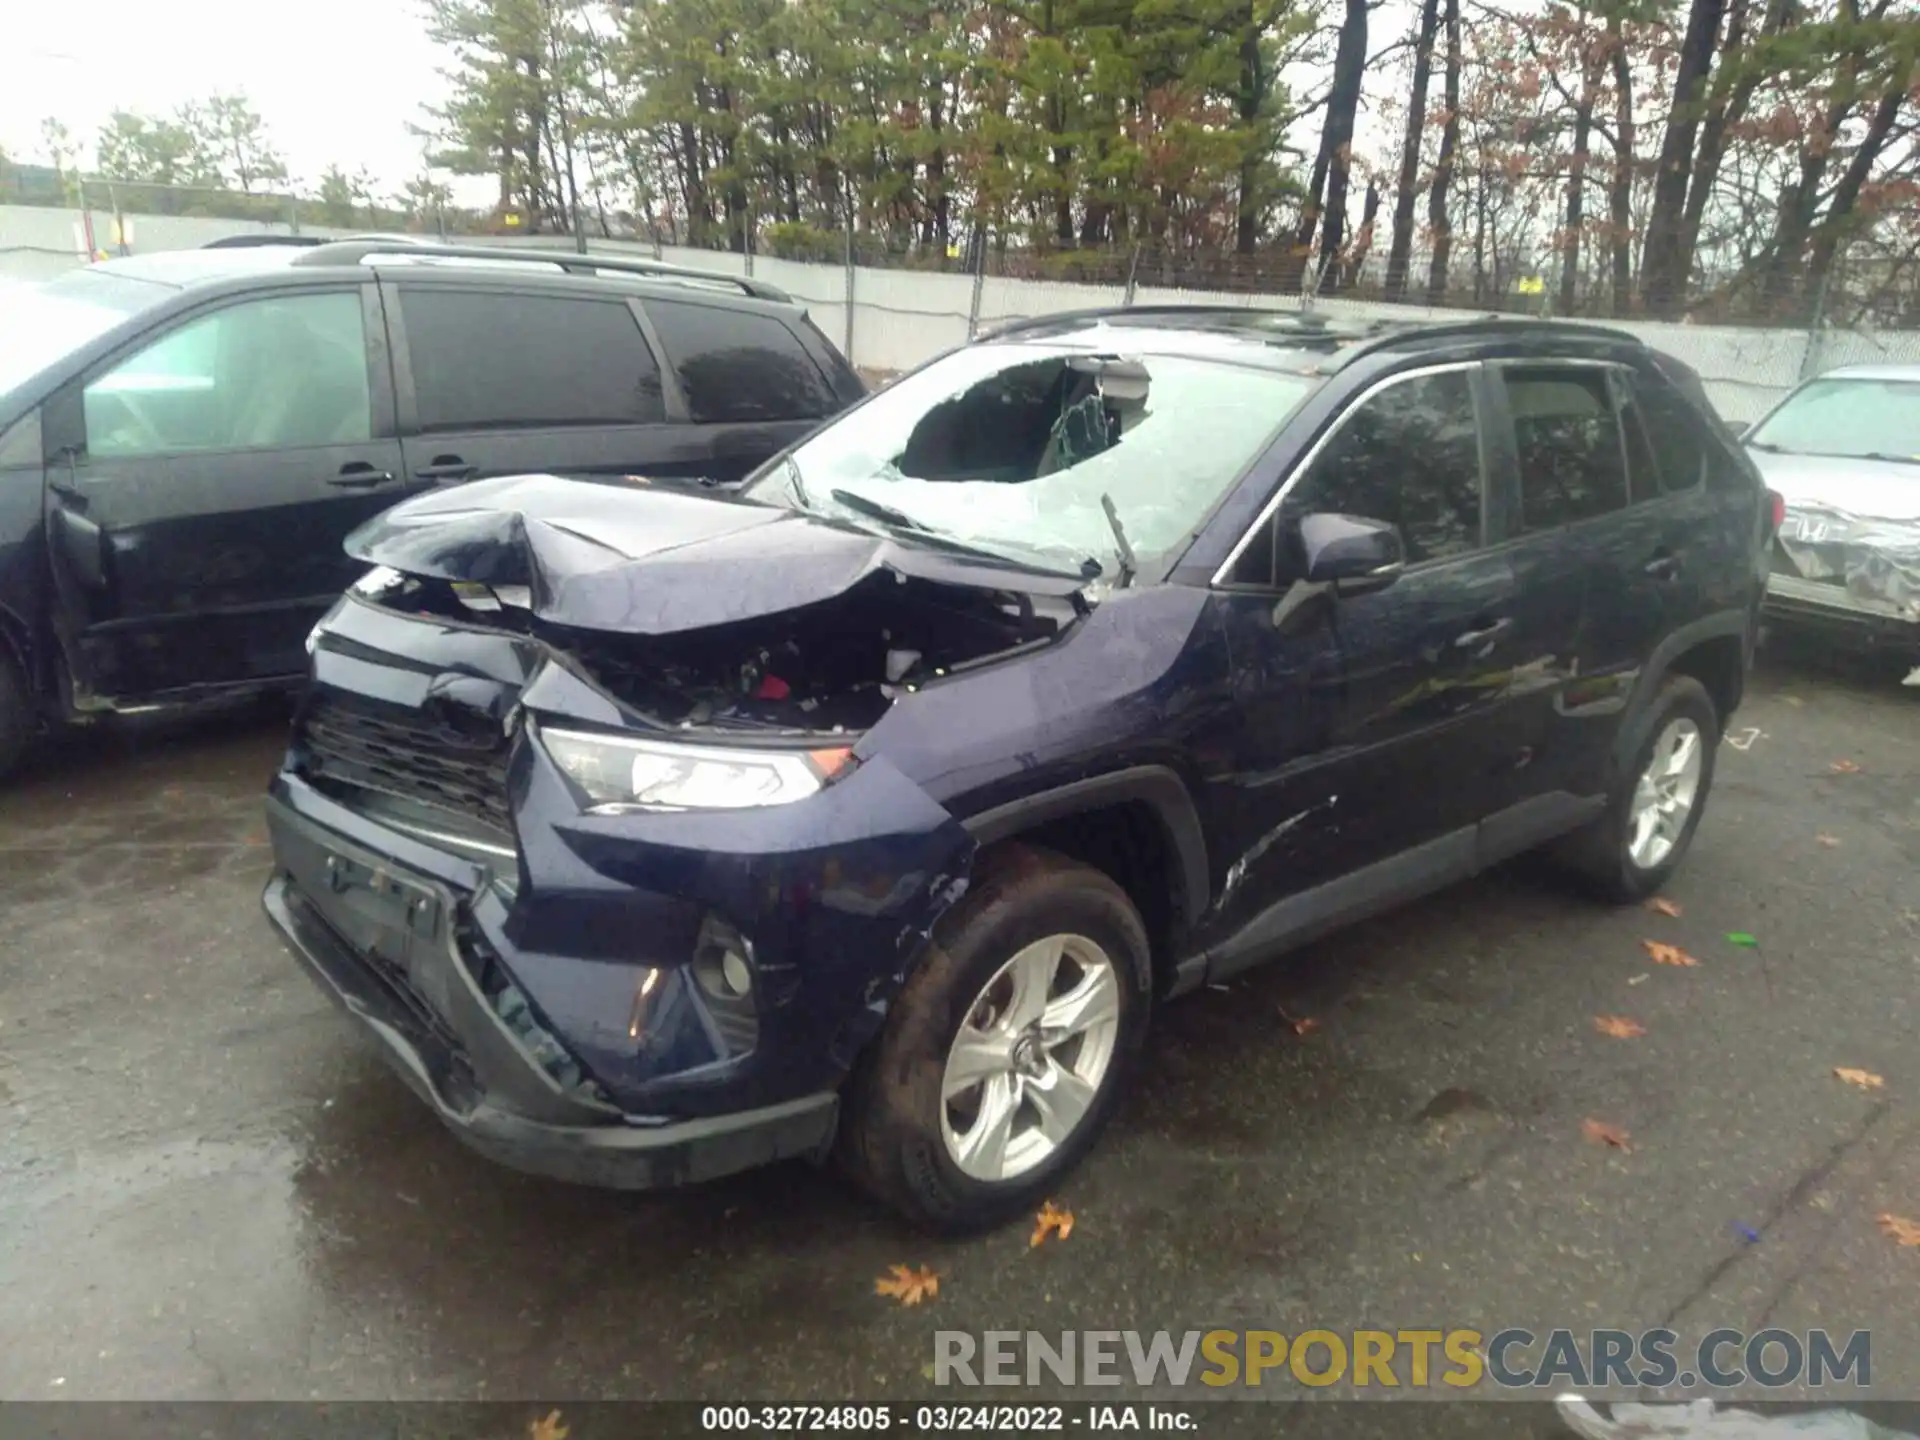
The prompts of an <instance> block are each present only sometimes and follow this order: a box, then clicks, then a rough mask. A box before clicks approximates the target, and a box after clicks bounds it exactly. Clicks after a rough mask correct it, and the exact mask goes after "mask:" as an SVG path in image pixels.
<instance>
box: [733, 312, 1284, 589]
mask: <svg viewBox="0 0 1920 1440" xmlns="http://www.w3.org/2000/svg"><path fill="white" fill-rule="evenodd" d="M1316 383H1317V382H1316V381H1315V380H1314V379H1313V378H1312V377H1311V376H1307V375H1300V374H1292V373H1288V372H1285V371H1281V370H1277V369H1269V368H1265V367H1257V366H1251V365H1243V364H1236V363H1231V362H1230V361H1228V360H1225V359H1216V358H1212V357H1206V356H1198V355H1187V354H1153V353H1146V354H1119V353H1096V352H1093V351H1091V350H1088V349H1085V348H1073V347H1068V346H1064V345H1045V344H1033V343H1027V344H1017V345H983V346H978V347H974V348H971V349H966V350H960V351H956V352H955V353H954V354H952V355H949V356H947V357H946V358H945V359H943V360H940V361H937V362H935V363H934V364H933V365H930V366H928V367H927V368H926V369H924V370H921V371H919V372H918V373H916V374H913V375H910V376H908V377H906V378H905V379H903V380H900V381H898V382H896V383H895V384H894V385H893V386H891V387H890V388H888V389H887V390H885V391H883V392H881V393H880V394H879V395H877V396H875V397H874V398H873V399H872V400H870V401H868V402H867V403H866V404H865V405H863V406H861V407H860V408H859V409H858V410H857V411H855V412H853V413H852V414H849V415H847V416H846V417H844V418H843V419H841V420H839V421H837V422H834V423H832V424H829V425H828V426H827V427H826V428H825V429H823V430H821V431H820V432H818V433H817V434H815V435H814V436H812V437H811V438H810V439H808V440H806V441H805V442H803V443H802V444H801V445H800V446H799V447H798V448H796V449H795V450H794V451H793V454H792V462H793V464H795V465H797V466H798V468H799V469H800V470H801V471H803V472H804V473H805V475H806V489H805V494H806V496H807V497H808V498H809V500H810V501H811V503H812V504H813V505H814V506H816V507H819V508H823V509H824V508H825V507H826V505H827V504H828V503H831V504H833V505H835V506H837V507H839V508H840V509H841V510H842V511H843V512H845V513H848V514H849V515H861V516H865V517H868V518H873V517H875V516H877V515H879V514H881V513H883V512H884V513H886V514H888V515H891V516H911V517H912V524H913V526H914V527H915V531H916V532H918V533H924V534H927V535H929V536H937V537H945V538H948V539H951V540H956V541H960V542H963V543H967V544H970V545H975V546H979V547H981V548H985V549H989V550H993V551H997V552H999V553H1003V554H1007V555H1009V556H1012V557H1018V558H1022V559H1026V560H1028V561H1029V562H1030V563H1031V562H1032V561H1035V560H1038V561H1039V562H1041V563H1044V564H1048V565H1050V566H1053V567H1057V568H1062V569H1074V570H1078V569H1080V568H1081V567H1082V566H1084V565H1085V564H1086V563H1087V561H1088V560H1089V559H1090V558H1092V557H1114V556H1115V543H1114V526H1113V522H1112V520H1111V519H1110V518H1109V513H1110V511H1111V512H1114V513H1117V514H1119V515H1120V516H1122V517H1124V520H1125V534H1126V536H1127V539H1128V541H1129V543H1130V547H1131V550H1132V557H1131V558H1132V559H1133V560H1134V561H1136V562H1137V563H1138V564H1139V566H1140V567H1141V568H1143V569H1145V568H1150V567H1151V566H1152V565H1153V564H1155V563H1157V562H1159V561H1160V560H1162V559H1164V558H1165V557H1166V556H1168V555H1169V554H1170V553H1171V552H1173V551H1175V550H1177V549H1178V548H1180V547H1181V546H1183V545H1184V544H1185V542H1186V541H1187V539H1188V538H1189V537H1190V536H1191V535H1192V533H1193V531H1194V529H1195V527H1196V526H1198V524H1199V523H1200V522H1201V521H1202V520H1203V519H1204V518H1205V517H1206V515H1207V514H1208V513H1209V512H1210V511H1211V510H1212V508H1213V506H1214V505H1215V504H1216V503H1217V502H1218V501H1219V499H1220V497H1221V496H1222V495H1223V494H1224V493H1225V492H1226V489H1227V487H1228V486H1230V485H1231V484H1232V483H1233V481H1234V480H1235V479H1236V478H1237V477H1238V476H1239V475H1240V473H1241V472H1242V471H1243V470H1245V468H1246V467H1247V466H1248V465H1249V464H1250V463H1251V462H1252V461H1253V459H1254V458H1255V457H1256V456H1258V455H1259V453H1260V452H1261V450H1262V449H1264V448H1265V446H1266V444H1267V441H1268V439H1269V438H1270V437H1271V436H1272V435H1273V433H1274V432H1275V431H1276V430H1277V429H1278V428H1279V426H1280V424H1281V422H1282V421H1283V420H1285V419H1286V417H1287V415H1288V414H1289V413H1290V412H1291V411H1292V410H1293V408H1294V407H1295V406H1296V405H1297V404H1298V403H1299V402H1300V400H1301V399H1303V398H1304V397H1305V396H1306V395H1307V394H1308V392H1309V391H1310V390H1311V389H1312V388H1313V387H1314V385H1315V384H1316ZM750 493H751V494H752V497H753V498H756V499H761V500H765V501H769V502H772V503H791V493H792V487H791V486H790V484H789V483H788V482H787V480H786V479H783V478H781V474H780V472H778V471H776V472H775V474H774V475H772V476H770V477H769V478H768V480H766V481H763V482H761V483H760V484H758V485H756V486H754V487H753V490H752V491H751V492H750ZM907 533H908V534H912V533H915V532H907ZM1102 568H1103V569H1109V570H1111V569H1117V568H1119V567H1118V566H1117V565H1115V564H1114V562H1113V561H1112V559H1109V560H1107V561H1106V562H1104V563H1103V567H1102Z"/></svg>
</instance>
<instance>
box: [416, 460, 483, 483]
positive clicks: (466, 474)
mask: <svg viewBox="0 0 1920 1440" xmlns="http://www.w3.org/2000/svg"><path fill="white" fill-rule="evenodd" d="M479 472H480V467H479V466H478V465H469V464H467V462H466V461H464V460H462V459H461V458H460V457H459V456H458V455H436V456H434V457H433V463H432V464H431V465H422V466H421V467H420V468H419V469H418V470H416V471H414V472H413V474H414V478H415V479H418V480H471V479H472V478H473V477H474V476H475V475H477V474H478V473H479Z"/></svg>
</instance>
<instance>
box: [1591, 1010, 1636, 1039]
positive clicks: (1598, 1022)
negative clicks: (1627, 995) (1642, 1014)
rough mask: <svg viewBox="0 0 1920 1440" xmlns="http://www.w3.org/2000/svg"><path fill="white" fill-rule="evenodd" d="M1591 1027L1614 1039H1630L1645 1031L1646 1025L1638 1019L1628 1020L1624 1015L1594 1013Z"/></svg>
mask: <svg viewBox="0 0 1920 1440" xmlns="http://www.w3.org/2000/svg"><path fill="white" fill-rule="evenodd" d="M1593 1028H1594V1029H1596V1030H1598V1031H1599V1032H1600V1033H1601V1034H1602V1035H1611V1036H1612V1037H1613V1038H1614V1039H1616V1040H1632V1039H1634V1038H1636V1037H1638V1036H1641V1035H1644V1034H1646V1033H1647V1027H1646V1026H1644V1025H1642V1024H1641V1023H1640V1022H1639V1021H1638V1020H1629V1019H1628V1018H1627V1017H1626V1016H1625V1015H1596V1016H1594V1017H1593Z"/></svg>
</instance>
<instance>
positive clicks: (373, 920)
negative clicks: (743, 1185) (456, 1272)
mask: <svg viewBox="0 0 1920 1440" xmlns="http://www.w3.org/2000/svg"><path fill="white" fill-rule="evenodd" d="M268 816H269V823H270V825H271V827H272V833H273V839H274V846H275V850H276V853H277V854H278V855H279V856H280V859H281V864H282V866H283V867H284V868H283V869H282V871H281V873H279V874H276V875H275V876H274V878H273V879H272V880H271V881H270V882H269V883H268V885H267V890H266V894H265V896H264V897H263V899H262V903H263V905H264V906H265V908H266V912H267V918H268V919H269V920H270V921H271V922H272V924H273V926H274V928H275V929H276V930H277V931H278V932H279V934H280V938H281V939H282V940H283V941H284V942H285V943H286V946H287V948H288V950H290V951H291V952H292V953H293V955H294V957H295V958H296V959H298V960H299V961H300V962H301V964H302V965H303V966H304V967H305V968H306V971H307V973H308V975H309V976H311V977H312V979H313V980H314V982H315V983H316V984H317V985H319V986H320V988H321V990H322V991H323V992H325V993H326V995H327V996H328V998H330V999H331V1000H333V1001H334V1003H336V1004H337V1005H339V1006H340V1007H341V1009H343V1010H345V1011H346V1012H347V1013H348V1014H349V1015H351V1016H353V1017H354V1018H355V1019H356V1020H358V1021H359V1022H360V1024H361V1025H362V1026H363V1028H364V1029H365V1030H366V1031H367V1032H368V1033H369V1034H370V1035H371V1036H372V1037H373V1039H374V1040H375V1041H376V1043H377V1044H378V1046H379V1048H380V1053H381V1055H382V1057H383V1058H384V1059H385V1060H386V1062H387V1063H388V1064H389V1065H390V1066H392V1068H393V1069H394V1071H395V1072H396V1073H398V1074H399V1076H400V1078H401V1079H402V1080H403V1081H405V1082H406V1084H407V1087H408V1088H409V1089H410V1090H412V1091H413V1093H414V1094H415V1095H417V1096H419V1097H420V1099H421V1100H423V1101H425V1102H426V1104H427V1105H428V1106H430V1107H431V1108H432V1110H433V1112H434V1113H435V1114H436V1115H438V1116H439V1117H440V1119H441V1121H442V1122H443V1123H444V1124H445V1125H446V1126H447V1127H448V1128H449V1129H450V1130H452V1131H453V1132H454V1134H456V1135H457V1136H459V1138H460V1139H461V1140H463V1141H465V1142H466V1144H468V1145H469V1146H471V1147H472V1148H473V1149H474V1150H476V1151H478V1152H479V1153H480V1154H482V1155H484V1156H486V1157H487V1158H488V1159H491V1160H494V1161H497V1162H499V1163H501V1164H504V1165H507V1166H509V1167H511V1168H513V1169H517V1170H524V1171H527V1172H529V1173H532V1174H536V1175H545V1176H548V1177H550V1178H552V1179H557V1180H566V1181H572V1182H574V1183H578V1184H585V1185H597V1186H603V1187H608V1188H612V1189H623V1190H640V1189H654V1188H660V1187H666V1186H671V1185H679V1184H688V1183H692V1182H696V1181H700V1180H705V1179H710V1178H713V1177H715V1176H719V1175H726V1174H730V1173H732V1172H734V1171H738V1170H744V1169H748V1168H750V1167H752V1166H756V1165H763V1164H768V1163H770V1162H772V1161H775V1160H782V1159H787V1158H790V1157H795V1156H810V1155H815V1154H818V1153H820V1152H822V1151H824V1149H825V1148H826V1146H827V1145H828V1144H829V1143H830V1141H831V1140H832V1137H833V1128H834V1120H835V1112H836V1108H837V1104H838V1102H837V1099H836V1097H835V1095H834V1094H833V1092H832V1091H827V1092H824V1093H821V1094H814V1095H805V1096H801V1097H800V1098H798V1099H796V1100H791V1101H787V1102H784V1103H782V1104H777V1105H769V1106H762V1107H759V1108H757V1109H752V1110H745V1111H740V1112H736V1113H733V1114H729V1115H721V1116H713V1117H707V1118H701V1119H692V1120H679V1121H673V1120H661V1119H640V1118H636V1117H631V1116H625V1115H621V1114H619V1113H618V1112H617V1111H611V1110H610V1109H609V1108H608V1107H607V1106H605V1105H603V1104H596V1103H593V1101H592V1100H590V1099H586V1098H581V1097H576V1096H570V1095H568V1094H567V1093H565V1092H564V1091H563V1090H562V1089H561V1088H560V1086H559V1085H558V1084H557V1083H556V1082H555V1081H554V1079H553V1077H551V1076H550V1075H549V1074H548V1073H547V1072H546V1071H545V1070H544V1069H543V1068H542V1067H541V1066H540V1065H539V1064H538V1063H537V1061H536V1059H535V1057H534V1056H532V1055H531V1054H529V1053H527V1051H526V1049H525V1048H524V1047H523V1043H522V1041H521V1039H520V1038H519V1037H518V1036H516V1035H515V1034H514V1033H513V1032H512V1031H511V1030H510V1029H509V1027H508V1026H507V1025H506V1024H504V1023H503V1022H502V1020H501V1019H500V1017H499V1016H498V1015H497V1014H496V1013H495V1012H494V1009H493V1007H492V1006H490V1005H489V1004H488V1003H487V998H486V996H485V995H484V994H482V993H481V991H480V989H479V987H478V985H477V984H476V983H475V981H474V978H473V976H472V973H471V971H470V970H469V968H468V967H467V965H466V964H465V963H463V958H462V956H461V955H460V953H459V948H458V943H457V940H456V938H455V934H454V926H453V924H452V917H454V916H455V915H456V914H457V913H458V906H459V902H458V900H457V899H456V897H455V895H454V893H453V892H452V891H450V890H448V889H446V888H445V887H444V886H440V885H437V884H435V883H433V882H431V881H429V880H427V879H426V878H425V877H422V876H415V875H406V874H403V873H402V872H399V871H396V870H395V869H394V867H393V865H392V862H391V861H388V860H384V859H382V858H381V857H379V856H376V855H374V854H373V853H372V852H369V851H365V850H362V849H360V848H359V847H358V846H354V845H352V844H350V843H349V842H347V841H345V840H344V839H343V838H342V837H340V836H339V835H336V834H333V833H331V832H328V831H326V830H323V829H322V828H320V827H319V826H316V825H314V824H312V823H311V822H309V821H306V820H303V819H302V818H301V817H300V816H299V815H297V814H296V813H295V812H294V811H292V810H291V809H289V808H288V807H287V806H286V805H285V804H283V803H281V802H278V801H275V802H273V803H271V805H270V807H269V811H268ZM354 872H358V873H359V875H361V876H363V877H365V880H366V881H367V882H369V883H366V884H364V885H356V884H354V883H353V882H349V886H351V887H352V888H358V889H359V890H360V892H361V893H360V896H359V898H358V900H357V902H350V903H349V905H347V906H344V907H342V908H340V909H336V910H334V911H333V912H332V914H333V916H335V917H338V916H340V915H341V914H343V913H346V914H352V915H354V916H355V917H356V919H357V922H358V923H356V924H354V925H353V926H352V929H353V931H354V935H353V936H349V935H348V934H346V933H343V932H342V930H340V929H337V928H335V924H334V923H330V919H329V913H328V912H327V911H324V910H323V909H322V908H321V907H320V905H318V904H316V903H315V900H314V899H313V898H312V892H313V891H314V890H315V889H319V890H321V891H323V892H325V893H328V894H332V895H342V894H351V893H352V888H349V886H343V885H342V884H341V881H340V879H339V877H340V876H342V875H343V874H349V875H350V874H352V873H354ZM375 876H380V877H381V880H380V882H379V884H378V885H377V887H376V886H375V885H374V884H373V883H371V882H372V881H373V878H374V877H375ZM399 937H404V939H405V941H406V942H412V943H403V944H401V945H399V946H396V945H395V944H394V943H393V942H394V940H395V939H396V938H399ZM356 938H357V939H358V941H359V944H356V943H355V940H356ZM363 947H364V948H363ZM382 949H385V950H386V951H387V952H388V956H381V955H380V954H379V952H380V951H381V950H382ZM396 951H397V952H398V954H397V955H396V953H395V952H396ZM388 957H393V958H388ZM402 957H403V958H402ZM395 967H397V969H398V971H399V974H398V975H396V974H395ZM402 977H404V978H402ZM422 992H427V993H431V994H433V995H434V996H435V997H436V998H437V1000H438V1004H439V1007H440V1013H424V1012H423V1009H422V1007H421V1005H420V1004H419V1002H418V999H417V998H416V997H417V996H418V995H419V994H420V993H422Z"/></svg>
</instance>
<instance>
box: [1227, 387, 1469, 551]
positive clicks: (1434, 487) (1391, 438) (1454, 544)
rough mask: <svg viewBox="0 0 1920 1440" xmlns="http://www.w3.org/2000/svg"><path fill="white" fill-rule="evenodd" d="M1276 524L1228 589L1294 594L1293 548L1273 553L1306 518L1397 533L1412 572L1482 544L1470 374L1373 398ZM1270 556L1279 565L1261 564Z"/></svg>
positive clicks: (1339, 434)
mask: <svg viewBox="0 0 1920 1440" xmlns="http://www.w3.org/2000/svg"><path fill="white" fill-rule="evenodd" d="M1337 425H1338V428H1337V429H1336V430H1335V431H1334V432H1333V435H1332V438H1331V439H1329V440H1328V442H1327V443H1326V445H1325V446H1323V447H1322V449H1321V450H1320V453H1319V454H1318V455H1316V456H1315V457H1314V459H1313V462H1312V464H1311V465H1310V466H1309V467H1308V469H1307V471H1306V473H1305V474H1303V475H1302V476H1301V477H1300V478H1299V479H1298V480H1297V481H1295V482H1294V484H1293V486H1292V488H1291V489H1289V490H1288V492H1287V498H1286V500H1285V502H1284V503H1283V504H1282V505H1281V507H1280V512H1279V515H1278V516H1277V517H1276V519H1275V521H1274V522H1272V523H1273V524H1274V525H1275V526H1276V529H1275V530H1274V532H1273V534H1272V535H1269V536H1267V537H1265V538H1264V539H1263V540H1256V541H1255V542H1254V543H1253V544H1252V545H1250V546H1248V547H1247V550H1246V551H1245V552H1243V554H1242V556H1241V559H1240V561H1239V562H1237V563H1236V565H1235V568H1234V571H1233V573H1232V574H1231V575H1230V576H1229V579H1231V580H1233V581H1234V582H1235V583H1240V584H1266V583H1270V580H1269V577H1271V583H1278V584H1282V585H1284V584H1290V583H1291V582H1292V581H1294V580H1296V579H1298V578H1299V577H1298V575H1297V574H1295V573H1293V572H1292V564H1293V563H1294V562H1295V561H1297V559H1298V557H1297V556H1293V555H1292V554H1291V547H1289V546H1287V545H1286V544H1284V543H1277V544H1276V543H1275V540H1276V538H1278V537H1284V536H1285V535H1286V534H1289V533H1291V531H1292V528H1293V527H1294V526H1295V525H1297V524H1298V523H1299V522H1300V520H1301V519H1303V518H1304V517H1306V516H1308V515H1355V516H1362V517H1364V518H1366V519H1369V520H1384V521H1386V522H1387V523H1389V524H1391V525H1396V526H1398V527H1399V529H1400V538H1401V541H1402V543H1403V544H1404V545H1405V546H1406V554H1407V563H1408V564H1410V565H1412V564H1419V563H1420V562H1421V561H1423V560H1440V559H1444V558H1446V557H1447V556H1449V555H1460V554H1464V553H1465V552H1466V551H1469V550H1472V549H1474V548H1475V547H1476V546H1478V545H1479V543H1480V473H1481V469H1480V425H1479V418H1478V412H1477V410H1476V407H1475V405H1474V399H1473V382H1472V380H1471V379H1470V378H1469V376H1468V374H1467V372H1466V371H1464V370H1451V371H1445V372H1442V373H1440V374H1437V375H1416V376H1411V377H1409V378H1407V379H1404V380H1398V381H1395V382H1394V383H1392V384H1390V385H1388V386H1387V387H1386V388H1385V389H1384V390H1380V391H1378V392H1376V393H1375V394H1374V395H1372V396H1370V397H1369V398H1368V399H1366V400H1365V401H1363V402H1362V403H1361V404H1360V405H1359V406H1358V407H1357V408H1355V409H1354V410H1352V411H1349V412H1348V414H1347V415H1346V416H1345V417H1343V418H1342V419H1341V420H1340V421H1338V422H1337ZM1263 546H1269V547H1271V551H1270V552H1267V553H1272V554H1274V555H1275V556H1276V559H1275V560H1273V561H1271V562H1269V561H1266V560H1264V559H1260V558H1255V557H1254V552H1255V551H1256V550H1262V548H1263Z"/></svg>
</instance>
